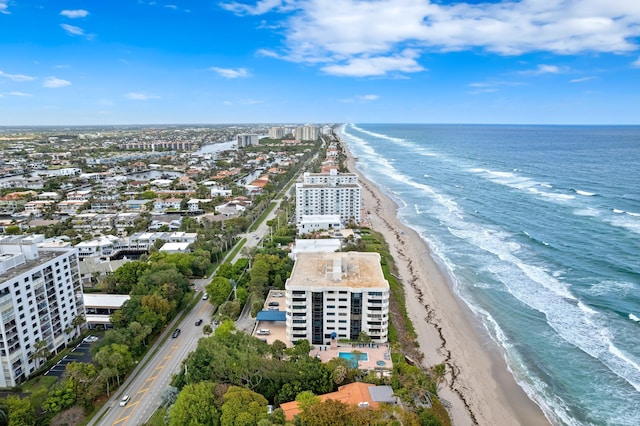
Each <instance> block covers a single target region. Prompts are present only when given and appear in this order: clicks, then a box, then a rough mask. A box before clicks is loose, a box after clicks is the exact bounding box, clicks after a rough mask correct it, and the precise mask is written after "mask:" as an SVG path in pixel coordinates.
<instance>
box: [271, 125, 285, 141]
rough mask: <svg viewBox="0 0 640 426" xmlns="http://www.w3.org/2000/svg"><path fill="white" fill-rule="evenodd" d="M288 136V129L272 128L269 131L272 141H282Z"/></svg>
mask: <svg viewBox="0 0 640 426" xmlns="http://www.w3.org/2000/svg"><path fill="white" fill-rule="evenodd" d="M284 135H286V129H285V128H284V127H272V128H270V129H269V138H270V139H282V138H283V137H284Z"/></svg>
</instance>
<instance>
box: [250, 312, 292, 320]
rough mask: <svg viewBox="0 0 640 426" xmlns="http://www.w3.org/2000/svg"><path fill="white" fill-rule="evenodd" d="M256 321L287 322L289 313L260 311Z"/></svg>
mask: <svg viewBox="0 0 640 426" xmlns="http://www.w3.org/2000/svg"><path fill="white" fill-rule="evenodd" d="M256 319H257V320H258V321H286V320H287V313H286V312H284V311H260V312H258V315H257V316H256Z"/></svg>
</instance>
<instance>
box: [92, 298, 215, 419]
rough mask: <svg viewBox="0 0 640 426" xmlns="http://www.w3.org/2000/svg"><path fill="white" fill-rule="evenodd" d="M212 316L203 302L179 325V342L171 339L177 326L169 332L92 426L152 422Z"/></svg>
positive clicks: (210, 309) (206, 303) (172, 327)
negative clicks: (126, 399)
mask: <svg viewBox="0 0 640 426" xmlns="http://www.w3.org/2000/svg"><path fill="white" fill-rule="evenodd" d="M211 314H212V306H211V304H210V303H209V302H208V301H204V300H200V301H199V302H198V304H197V305H196V307H195V308H194V309H192V310H191V312H190V313H189V314H188V315H187V317H186V318H185V319H184V320H183V321H182V322H181V323H180V324H178V325H177V327H179V328H180V329H181V330H182V331H181V333H180V335H179V336H178V337H177V338H172V337H171V334H172V333H173V331H174V330H175V328H176V326H175V325H172V326H171V327H170V328H167V330H165V332H164V334H163V338H165V337H166V340H165V341H164V342H163V343H162V344H161V345H160V346H159V347H157V348H156V350H155V351H152V352H150V353H149V354H147V356H146V357H145V358H144V359H143V360H142V362H141V363H142V364H143V366H142V367H141V368H136V369H135V370H134V372H133V373H132V376H130V377H129V378H128V379H127V381H126V382H125V383H124V384H123V385H122V386H121V387H120V389H119V390H118V391H117V393H116V394H115V395H114V396H113V397H112V398H111V399H110V400H109V402H107V404H105V405H104V407H103V408H102V409H101V410H100V412H99V413H98V415H97V416H95V417H94V420H93V421H92V422H91V423H89V424H90V425H118V426H131V425H141V424H143V423H145V422H146V421H148V420H149V418H150V417H151V415H152V414H153V413H154V412H155V411H156V410H157V409H158V406H159V405H160V401H161V399H162V393H163V392H164V391H165V390H166V389H167V388H168V386H169V385H170V383H171V378H172V376H173V375H174V374H176V373H177V372H178V371H179V370H180V368H181V364H182V360H183V359H185V358H186V357H187V355H188V354H189V353H190V352H191V351H193V350H194V349H195V348H196V346H197V344H198V340H199V339H200V338H201V337H203V334H202V327H203V325H204V324H207V323H209V322H210V318H211ZM198 318H202V319H204V323H203V324H202V325H200V326H196V325H195V322H196V320H197V319H198ZM124 395H129V396H130V399H129V402H128V403H127V405H126V406H124V407H121V406H120V405H119V402H120V399H121V398H122V396H124ZM103 413H104V414H103Z"/></svg>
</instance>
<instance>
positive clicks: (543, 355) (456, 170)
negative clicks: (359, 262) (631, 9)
mask: <svg viewBox="0 0 640 426" xmlns="http://www.w3.org/2000/svg"><path fill="white" fill-rule="evenodd" d="M339 135H340V137H341V138H342V139H343V140H344V141H345V142H346V143H347V144H348V146H349V149H350V150H351V151H352V153H353V154H354V156H356V157H357V158H358V162H357V167H358V171H359V172H360V173H362V174H364V175H365V176H366V177H367V178H368V179H370V180H372V181H373V182H375V183H376V184H377V185H379V186H380V187H381V188H382V189H383V190H384V191H385V192H386V193H388V194H389V195H391V196H392V197H393V198H394V199H395V200H396V201H397V202H398V204H399V205H400V206H401V208H400V210H399V217H400V219H401V220H402V221H403V222H404V223H406V224H407V225H408V226H410V227H412V228H413V229H415V230H417V231H418V232H419V233H420V235H421V236H422V237H423V238H424V239H425V241H426V242H427V243H428V245H429V246H430V247H431V249H432V252H433V255H434V257H435V258H436V260H437V261H438V263H439V264H440V265H441V267H442V269H443V270H444V271H445V272H446V273H447V274H448V275H449V277H450V279H451V282H452V286H453V290H454V291H455V292H456V293H457V294H458V295H459V296H460V297H461V298H462V300H464V302H465V303H466V304H467V305H468V306H469V307H470V308H471V310H472V311H473V312H474V313H475V315H476V317H477V320H478V321H480V322H481V323H482V324H483V325H484V327H485V328H486V329H487V331H488V333H489V334H490V336H491V337H492V338H493V339H494V340H495V341H496V342H497V343H498V344H499V345H500V346H501V347H502V348H503V349H504V354H505V358H506V360H507V363H508V365H509V368H510V370H511V371H512V373H513V374H514V376H515V378H516V380H517V381H518V383H519V384H520V386H521V387H522V388H523V389H524V390H525V391H526V392H527V394H528V395H529V396H530V397H531V398H532V399H533V400H534V401H535V402H536V403H537V404H538V405H540V406H541V408H542V409H543V411H544V412H545V414H546V415H547V417H548V418H549V419H550V420H551V422H552V423H553V424H567V425H638V424H640V127H638V126H627V127H623V126H606V127H600V126H491V125H418V124H415V125H406V124H403V125H400V124H347V125H344V126H342V127H341V128H340V130H339Z"/></svg>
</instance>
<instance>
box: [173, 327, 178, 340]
mask: <svg viewBox="0 0 640 426" xmlns="http://www.w3.org/2000/svg"><path fill="white" fill-rule="evenodd" d="M179 335H180V329H179V328H176V329H175V330H174V331H173V334H172V335H171V337H173V338H174V339H175V338H176V337H178V336H179Z"/></svg>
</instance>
